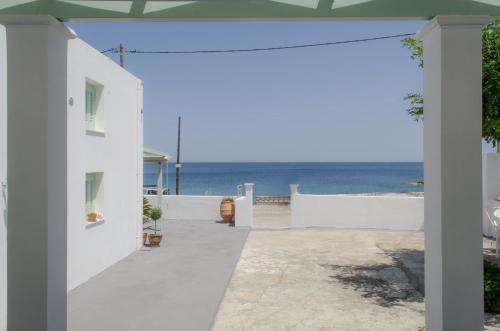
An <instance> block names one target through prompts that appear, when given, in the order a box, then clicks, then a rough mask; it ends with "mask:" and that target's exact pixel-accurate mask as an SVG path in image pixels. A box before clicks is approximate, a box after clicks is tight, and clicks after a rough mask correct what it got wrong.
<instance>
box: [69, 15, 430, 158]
mask: <svg viewBox="0 0 500 331" xmlns="http://www.w3.org/2000/svg"><path fill="white" fill-rule="evenodd" d="M424 24H425V23H424V22H203V23H201V22H199V23H186V22H182V23H173V22H169V23H71V24H70V26H71V27H72V28H73V29H74V30H75V31H76V32H77V33H78V35H79V37H80V38H81V39H83V40H85V41H86V42H88V43H89V44H91V45H92V46H94V47H95V48H97V49H100V50H103V49H108V48H110V47H116V46H117V45H118V44H119V43H120V42H121V43H123V44H124V45H125V47H126V48H127V49H147V50H192V49H224V48H251V47H268V46H277V45H288V44H301V43H317V42H329V41H338V40H347V39H359V38H367V37H373V36H383V35H392V34H399V33H412V32H416V31H417V30H418V29H419V28H421V27H422V26H423V25H424ZM109 56H111V57H112V58H114V59H117V55H114V54H111V55H109ZM125 66H126V68H127V70H129V71H130V72H132V73H133V74H134V75H136V76H137V77H139V78H140V79H142V80H143V82H144V140H145V145H146V146H149V147H154V148H158V149H161V150H165V151H167V152H169V153H171V154H172V155H175V144H176V122H177V116H178V115H181V116H182V121H183V133H182V157H183V160H184V161H421V160H422V124H421V123H416V122H415V121H413V120H412V119H411V118H410V117H409V116H408V115H407V114H406V112H405V109H406V107H407V104H406V102H405V101H403V97H404V95H405V94H406V93H407V92H409V91H420V90H421V89H422V72H421V70H419V69H418V68H417V66H416V64H415V63H414V62H413V61H412V60H411V59H410V58H409V54H408V51H407V50H405V49H403V48H402V47H401V43H400V39H392V40H382V41H372V42H365V43H360V44H350V45H338V46H326V47H317V48H308V49H298V50H287V51H275V52H266V53H239V54H202V55H134V54H127V55H126V58H125Z"/></svg>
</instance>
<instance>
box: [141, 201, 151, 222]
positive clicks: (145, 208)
mask: <svg viewBox="0 0 500 331" xmlns="http://www.w3.org/2000/svg"><path fill="white" fill-rule="evenodd" d="M151 208H152V207H151V204H150V203H149V200H148V199H146V198H142V221H143V223H146V222H147V221H149V218H150V217H151Z"/></svg>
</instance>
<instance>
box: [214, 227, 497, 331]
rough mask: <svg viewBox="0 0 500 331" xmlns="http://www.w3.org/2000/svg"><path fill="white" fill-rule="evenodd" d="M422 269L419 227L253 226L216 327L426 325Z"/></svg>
mask: <svg viewBox="0 0 500 331" xmlns="http://www.w3.org/2000/svg"><path fill="white" fill-rule="evenodd" d="M423 271H424V269H423V233H417V232H391V231H359V230H357V231H354V230H319V229H310V230H285V231H265V230H261V231H253V232H251V234H250V236H249V238H248V241H247V244H246V246H245V249H244V250H243V253H242V257H241V259H240V261H239V263H238V265H237V268H236V271H235V273H234V275H233V278H232V280H231V283H230V285H229V287H228V289H227V291H226V295H225V297H224V301H223V303H222V305H221V307H220V309H219V313H218V315H217V320H216V323H215V326H214V329H213V330H214V331H232V330H259V331H265V330H269V331H279V330H283V331H285V330H302V331H315V330H335V331H344V330H345V331H348V330H349V331H364V330H366V331H368V330H369V331H377V330H380V331H405V330H408V331H410V330H411V331H416V330H424V324H425V318H424V314H425V305H424V302H423V297H422V295H421V293H420V292H419V291H418V290H417V289H419V287H422V288H421V289H423V283H421V282H423ZM485 329H486V330H500V321H499V319H498V317H497V316H492V315H487V316H486V328H485Z"/></svg>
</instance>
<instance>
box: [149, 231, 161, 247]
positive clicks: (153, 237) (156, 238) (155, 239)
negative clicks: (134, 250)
mask: <svg viewBox="0 0 500 331" xmlns="http://www.w3.org/2000/svg"><path fill="white" fill-rule="evenodd" d="M148 237H149V246H153V247H158V246H160V243H161V239H162V238H163V235H161V234H151V233H150V234H149V235H148Z"/></svg>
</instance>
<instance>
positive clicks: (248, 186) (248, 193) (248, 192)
mask: <svg viewBox="0 0 500 331" xmlns="http://www.w3.org/2000/svg"><path fill="white" fill-rule="evenodd" d="M244 186H245V197H246V198H247V200H248V201H247V204H248V219H249V221H250V224H249V225H250V227H253V183H245V184H244Z"/></svg>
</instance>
